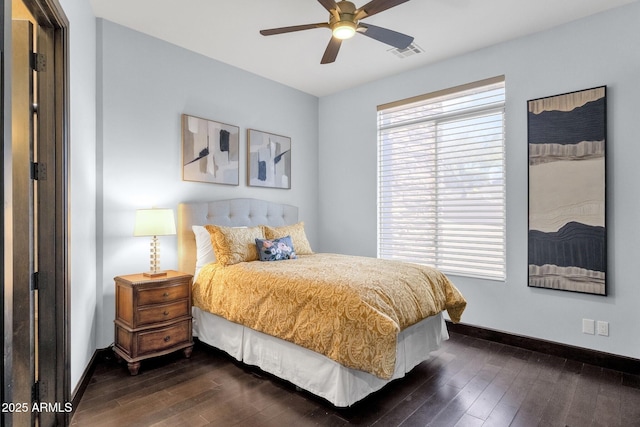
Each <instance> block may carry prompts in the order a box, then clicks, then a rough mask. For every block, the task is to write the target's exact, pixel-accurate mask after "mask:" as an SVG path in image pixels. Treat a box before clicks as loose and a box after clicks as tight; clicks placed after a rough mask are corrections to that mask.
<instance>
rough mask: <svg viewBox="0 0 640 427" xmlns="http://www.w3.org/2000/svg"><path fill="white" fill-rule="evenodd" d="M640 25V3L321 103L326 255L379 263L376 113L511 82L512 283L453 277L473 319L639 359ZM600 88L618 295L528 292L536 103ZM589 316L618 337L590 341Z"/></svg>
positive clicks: (612, 269) (612, 282)
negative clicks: (444, 92) (462, 88)
mask: <svg viewBox="0 0 640 427" xmlns="http://www.w3.org/2000/svg"><path fill="white" fill-rule="evenodd" d="M639 22H640V3H634V4H631V5H629V6H625V7H622V8H619V9H616V10H612V11H609V12H605V13H603V14H600V15H596V16H592V17H589V18H586V19H582V20H579V21H576V22H573V23H570V24H568V25H564V26H562V27H558V28H555V29H552V30H550V31H545V32H543V33H540V34H536V35H533V36H529V37H525V38H521V39H518V40H515V41H512V42H508V43H503V44H499V45H496V46H494V47H491V48H488V49H484V50H481V51H477V52H474V53H471V54H468V55H464V56H460V57H457V58H454V59H451V60H447V61H443V62H440V63H437V64H434V65H431V66H427V67H423V68H419V69H416V70H414V71H411V72H407V73H403V74H401V75H398V76H395V77H392V78H387V79H383V80H379V81H376V82H373V83H371V84H366V85H363V86H360V87H357V88H354V89H351V90H347V91H344V92H341V93H338V94H335V95H332V96H327V97H324V98H321V99H320V133H319V138H320V143H319V147H320V153H319V159H320V175H319V177H320V183H319V190H320V193H319V194H320V211H319V218H320V228H319V230H318V235H319V236H320V242H319V249H320V250H323V251H334V252H344V253H351V254H358V255H368V256H375V255H376V141H377V135H376V106H377V105H380V104H383V103H386V102H390V101H395V100H399V99H404V98H407V97H411V96H415V95H419V94H424V93H429V92H432V91H436V90H439V89H444V88H448V87H453V86H456V85H460V84H463V83H468V82H472V81H477V80H480V79H484V78H487V77H493V76H498V75H502V74H504V75H505V76H506V93H507V104H506V155H507V158H506V165H507V280H506V282H494V281H485V280H473V279H469V278H462V277H455V276H452V277H451V278H452V279H453V281H454V282H455V283H456V285H457V286H458V287H459V288H460V289H461V291H462V292H463V294H464V295H465V296H466V298H467V299H468V303H469V305H468V309H467V311H466V312H465V314H464V316H463V319H462V320H463V322H465V323H468V324H472V325H478V326H482V327H486V328H492V329H497V330H501V331H507V332H510V333H515V334H521V335H525V336H531V337H536V338H541V339H546V340H550V341H556V342H561V343H566V344H570V345H576V346H580V347H585V348H591V349H595V350H599V351H605V352H610V353H614V354H619V355H624V356H630V357H635V358H640V334H638V332H637V329H636V326H637V325H640V310H638V309H637V302H638V301H640V283H639V282H638V279H637V274H636V265H637V263H638V259H639V258H640V249H639V248H640V245H639V244H638V242H639V241H640V227H638V226H637V218H638V212H640V201H639V197H640V191H638V183H639V182H640V168H638V167H637V159H638V158H639V157H640V143H639V135H640V120H638V107H637V100H638V99H640V51H638V48H637V47H638V46H640V31H638V23H639ZM433 42H435V43H437V41H433ZM429 43H430V42H429ZM421 45H422V46H423V47H424V48H425V49H426V50H427V51H428V49H429V45H428V43H427V42H421ZM404 60H405V61H409V60H411V59H410V58H408V59H404ZM600 85H607V96H608V139H607V144H608V145H607V150H608V151H607V210H608V211H607V215H608V218H607V219H608V228H607V230H608V245H609V251H608V255H609V270H608V275H607V283H608V290H609V296H607V297H598V296H591V295H585V294H575V293H568V292H562V291H552V290H542V289H534V288H528V287H527V215H528V212H527V192H528V190H527V117H526V111H527V110H526V101H527V100H529V99H534V98H539V97H544V96H549V95H555V94H560V93H565V92H570V91H574V90H581V89H587V88H591V87H594V86H600ZM583 318H589V319H595V320H603V321H608V322H609V323H610V330H609V333H610V336H609V337H602V336H597V335H595V336H594V335H586V334H582V333H581V326H582V319H583Z"/></svg>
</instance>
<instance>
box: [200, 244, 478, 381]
mask: <svg viewBox="0 0 640 427" xmlns="http://www.w3.org/2000/svg"><path fill="white" fill-rule="evenodd" d="M193 304H194V305H195V306H196V307H198V308H200V309H203V310H205V311H208V312H210V313H213V314H216V315H218V316H221V317H224V318H226V319H228V320H231V321H233V322H236V323H240V324H243V325H245V326H248V327H250V328H252V329H255V330H258V331H261V332H264V333H266V334H269V335H273V336H276V337H279V338H281V339H284V340H287V341H290V342H293V343H295V344H298V345H300V346H302V347H305V348H308V349H310V350H313V351H316V352H318V353H321V354H324V355H325V356H327V357H329V358H331V359H333V360H335V361H336V362H338V363H340V364H342V365H344V366H346V367H349V368H353V369H358V370H363V371H366V372H369V373H372V374H374V375H376V376H378V377H380V378H383V379H389V378H391V376H392V375H393V372H394V368H395V362H396V360H395V359H396V340H397V335H398V332H399V331H400V330H402V329H404V328H407V327H408V326H411V325H413V324H414V323H417V322H419V321H420V320H422V319H424V318H427V317H429V316H433V315H435V314H437V313H440V312H441V311H443V310H447V312H448V313H449V317H450V318H451V320H452V321H453V322H458V321H460V316H461V315H462V312H463V311H464V309H465V306H466V301H465V299H464V297H463V296H462V294H460V292H459V291H458V289H456V287H455V286H454V285H453V284H452V283H451V282H450V281H449V280H448V279H447V277H446V276H445V275H444V274H442V273H440V272H439V271H438V270H436V269H433V268H429V267H425V266H421V265H417V264H408V263H401V262H397V261H390V260H382V259H376V258H367V257H356V256H346V255H337V254H313V255H303V256H299V257H298V259H294V260H286V261H275V262H261V261H252V262H241V263H239V264H234V265H230V266H226V267H223V266H219V265H216V264H209V265H207V266H205V267H204V268H203V269H202V270H201V271H200V273H199V275H198V279H197V281H196V282H195V283H194V285H193Z"/></svg>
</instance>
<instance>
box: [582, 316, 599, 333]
mask: <svg viewBox="0 0 640 427" xmlns="http://www.w3.org/2000/svg"><path fill="white" fill-rule="evenodd" d="M582 333H583V334H589V335H595V333H596V322H595V320H593V319H582Z"/></svg>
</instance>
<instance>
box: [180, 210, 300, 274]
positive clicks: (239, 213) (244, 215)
mask: <svg viewBox="0 0 640 427" xmlns="http://www.w3.org/2000/svg"><path fill="white" fill-rule="evenodd" d="M296 222H298V208H297V207H295V206H291V205H285V204H281V203H274V202H268V201H266V200H258V199H230V200H217V201H212V202H195V203H180V204H179V205H178V269H179V270H180V271H183V272H186V273H191V274H193V272H194V271H195V268H196V240H195V236H194V234H193V230H192V229H191V226H193V225H207V224H213V225H222V226H227V227H240V226H248V227H251V226H255V225H271V226H273V227H279V226H282V225H290V224H295V223H296Z"/></svg>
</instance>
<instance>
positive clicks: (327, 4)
mask: <svg viewBox="0 0 640 427" xmlns="http://www.w3.org/2000/svg"><path fill="white" fill-rule="evenodd" d="M318 3H320V4H321V5H322V6H323V7H324V8H325V9H327V11H329V12H331V11H332V10H339V8H338V4H337V3H336V2H335V0H318Z"/></svg>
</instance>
